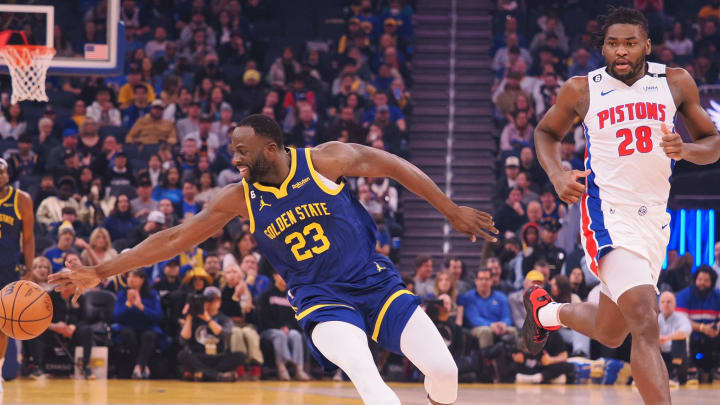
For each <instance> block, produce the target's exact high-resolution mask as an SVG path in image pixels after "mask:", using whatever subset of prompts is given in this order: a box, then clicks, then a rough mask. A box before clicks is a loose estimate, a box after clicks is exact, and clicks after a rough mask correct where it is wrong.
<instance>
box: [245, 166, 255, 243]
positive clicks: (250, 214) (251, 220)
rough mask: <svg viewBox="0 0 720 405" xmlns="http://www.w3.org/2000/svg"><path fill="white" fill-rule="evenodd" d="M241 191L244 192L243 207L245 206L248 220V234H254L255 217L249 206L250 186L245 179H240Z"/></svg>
mask: <svg viewBox="0 0 720 405" xmlns="http://www.w3.org/2000/svg"><path fill="white" fill-rule="evenodd" d="M242 185H243V189H244V190H245V205H246V206H247V211H248V219H249V220H250V233H255V216H253V212H252V205H250V186H248V184H247V182H246V181H245V179H242Z"/></svg>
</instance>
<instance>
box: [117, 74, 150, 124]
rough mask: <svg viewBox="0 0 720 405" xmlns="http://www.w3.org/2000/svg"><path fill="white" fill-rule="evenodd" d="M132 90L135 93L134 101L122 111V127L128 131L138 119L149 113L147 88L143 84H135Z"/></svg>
mask: <svg viewBox="0 0 720 405" xmlns="http://www.w3.org/2000/svg"><path fill="white" fill-rule="evenodd" d="M133 90H134V91H135V100H134V101H133V104H131V105H130V107H128V108H126V109H125V111H123V126H124V127H125V128H128V129H130V128H132V126H133V125H134V124H135V121H137V120H138V118H140V117H142V116H144V115H145V114H148V113H149V112H150V103H149V102H148V90H147V87H145V84H143V83H140V84H136V85H135V87H133Z"/></svg>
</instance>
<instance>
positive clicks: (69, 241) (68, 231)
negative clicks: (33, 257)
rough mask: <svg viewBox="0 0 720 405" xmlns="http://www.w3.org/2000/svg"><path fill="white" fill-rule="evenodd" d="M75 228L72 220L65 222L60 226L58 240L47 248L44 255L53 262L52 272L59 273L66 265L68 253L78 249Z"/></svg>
mask: <svg viewBox="0 0 720 405" xmlns="http://www.w3.org/2000/svg"><path fill="white" fill-rule="evenodd" d="M74 242H75V229H74V228H73V226H72V224H71V223H70V222H64V223H63V224H62V225H60V227H59V228H58V242H57V243H56V244H54V245H53V246H50V247H49V248H47V249H46V250H45V252H44V253H43V256H45V257H47V258H48V260H50V263H52V272H53V273H57V272H58V271H60V270H62V269H63V267H65V257H66V256H67V254H68V253H75V254H77V251H76V250H75V248H74V247H73V246H74V245H75V243H74Z"/></svg>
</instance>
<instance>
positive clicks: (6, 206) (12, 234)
mask: <svg viewBox="0 0 720 405" xmlns="http://www.w3.org/2000/svg"><path fill="white" fill-rule="evenodd" d="M9 190H10V192H9V193H8V194H7V195H6V196H5V197H3V198H2V199H0V257H1V258H2V260H0V273H2V274H0V279H2V280H5V279H6V278H7V277H8V275H7V274H6V273H8V272H12V273H15V266H16V265H17V264H18V260H19V258H20V233H21V232H22V215H20V206H19V205H18V190H17V189H15V188H14V187H10V189H9Z"/></svg>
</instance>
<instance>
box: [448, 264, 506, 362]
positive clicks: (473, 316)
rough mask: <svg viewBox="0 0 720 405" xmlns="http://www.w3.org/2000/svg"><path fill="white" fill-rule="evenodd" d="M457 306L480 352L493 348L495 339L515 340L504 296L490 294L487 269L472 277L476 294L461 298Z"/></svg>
mask: <svg viewBox="0 0 720 405" xmlns="http://www.w3.org/2000/svg"><path fill="white" fill-rule="evenodd" d="M458 305H460V306H463V307H464V313H465V323H466V324H467V325H468V326H469V327H470V332H471V333H472V335H473V336H474V337H475V338H476V339H477V340H478V344H479V347H480V349H484V348H486V347H489V346H492V344H493V343H494V341H495V338H496V337H501V336H504V335H511V336H513V337H514V338H517V334H518V332H517V329H516V328H515V327H514V326H511V325H512V324H513V321H512V313H511V311H510V304H509V303H508V299H507V296H505V294H503V293H501V292H499V291H493V290H492V278H491V274H490V269H487V268H481V269H480V270H478V273H477V276H476V277H475V290H472V291H468V292H467V293H465V294H464V295H462V296H461V297H460V299H459V300H458Z"/></svg>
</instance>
